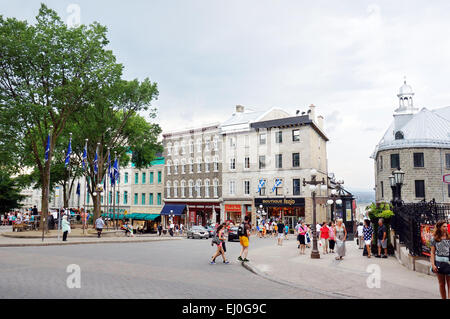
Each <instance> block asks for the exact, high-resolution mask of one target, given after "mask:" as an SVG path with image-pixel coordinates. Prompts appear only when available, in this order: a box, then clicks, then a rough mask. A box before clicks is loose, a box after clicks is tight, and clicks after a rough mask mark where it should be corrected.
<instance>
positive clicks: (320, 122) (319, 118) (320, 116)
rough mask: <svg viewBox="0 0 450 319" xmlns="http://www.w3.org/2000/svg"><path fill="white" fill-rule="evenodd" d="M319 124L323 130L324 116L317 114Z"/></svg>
mask: <svg viewBox="0 0 450 319" xmlns="http://www.w3.org/2000/svg"><path fill="white" fill-rule="evenodd" d="M317 126H318V127H319V128H320V129H321V130H322V131H323V116H322V115H319V116H317Z"/></svg>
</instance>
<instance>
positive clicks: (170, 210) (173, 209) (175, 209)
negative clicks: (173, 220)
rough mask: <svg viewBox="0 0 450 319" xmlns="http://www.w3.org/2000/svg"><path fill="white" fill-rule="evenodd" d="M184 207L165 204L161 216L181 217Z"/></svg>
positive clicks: (182, 205)
mask: <svg viewBox="0 0 450 319" xmlns="http://www.w3.org/2000/svg"><path fill="white" fill-rule="evenodd" d="M185 208H186V205H184V204H166V205H164V207H163V209H162V211H161V215H170V214H173V215H182V214H183V212H184V209H185Z"/></svg>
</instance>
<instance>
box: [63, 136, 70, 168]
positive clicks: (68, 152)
mask: <svg viewBox="0 0 450 319" xmlns="http://www.w3.org/2000/svg"><path fill="white" fill-rule="evenodd" d="M71 154H72V140H69V146H68V147H67V153H66V161H65V162H64V166H67V165H69V163H70V155H71Z"/></svg>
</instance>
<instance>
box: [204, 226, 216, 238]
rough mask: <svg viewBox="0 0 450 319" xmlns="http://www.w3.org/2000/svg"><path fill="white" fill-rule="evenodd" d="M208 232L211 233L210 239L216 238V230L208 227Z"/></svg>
mask: <svg viewBox="0 0 450 319" xmlns="http://www.w3.org/2000/svg"><path fill="white" fill-rule="evenodd" d="M206 230H207V231H208V233H209V238H212V237H213V236H214V233H215V232H216V229H215V228H214V227H213V226H208V227H206Z"/></svg>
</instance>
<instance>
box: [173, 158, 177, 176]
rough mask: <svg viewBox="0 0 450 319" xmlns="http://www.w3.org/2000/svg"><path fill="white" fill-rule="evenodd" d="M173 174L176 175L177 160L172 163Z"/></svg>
mask: <svg viewBox="0 0 450 319" xmlns="http://www.w3.org/2000/svg"><path fill="white" fill-rule="evenodd" d="M173 173H174V174H175V175H176V174H178V160H175V161H173Z"/></svg>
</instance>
